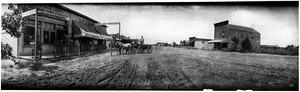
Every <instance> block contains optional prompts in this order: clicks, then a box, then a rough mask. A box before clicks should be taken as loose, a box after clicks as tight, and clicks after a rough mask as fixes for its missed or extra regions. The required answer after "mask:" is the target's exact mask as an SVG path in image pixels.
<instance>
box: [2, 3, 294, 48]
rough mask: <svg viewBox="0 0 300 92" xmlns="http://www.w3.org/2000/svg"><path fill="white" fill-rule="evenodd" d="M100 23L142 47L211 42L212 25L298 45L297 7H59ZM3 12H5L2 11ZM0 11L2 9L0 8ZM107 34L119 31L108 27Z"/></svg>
mask: <svg viewBox="0 0 300 92" xmlns="http://www.w3.org/2000/svg"><path fill="white" fill-rule="evenodd" d="M62 5H64V6H66V7H68V8H70V9H73V10H75V11H77V12H80V13H82V14H84V15H86V16H88V17H90V18H92V19H95V20H97V21H99V22H100V23H107V22H121V34H122V35H125V36H129V37H130V38H134V39H135V38H140V37H141V36H143V37H144V39H145V43H156V42H168V43H171V42H173V41H174V42H176V43H179V42H180V40H188V38H189V37H194V36H196V37H197V38H207V39H213V38H214V23H217V22H221V21H225V20H229V23H230V24H235V25H241V26H246V27H252V28H254V29H255V30H257V31H258V32H260V34H261V45H278V46H281V47H285V46H287V45H299V30H298V25H299V21H298V20H299V18H298V17H299V16H298V7H294V6H278V7H277V6H253V5H252V6H251V5H249V6H247V5H181V4H179V5H168V4H162V5H147V4H143V5H134V4H128V5H126V4H62ZM5 9H6V8H5ZM2 11H5V10H4V6H3V5H2ZM107 31H108V33H109V34H112V33H117V32H118V31H119V26H118V25H109V26H108V29H107Z"/></svg>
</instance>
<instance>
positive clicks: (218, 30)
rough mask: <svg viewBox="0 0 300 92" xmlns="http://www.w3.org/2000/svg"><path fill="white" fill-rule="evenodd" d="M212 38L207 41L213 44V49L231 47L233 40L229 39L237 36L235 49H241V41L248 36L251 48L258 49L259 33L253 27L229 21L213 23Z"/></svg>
mask: <svg viewBox="0 0 300 92" xmlns="http://www.w3.org/2000/svg"><path fill="white" fill-rule="evenodd" d="M214 26H215V31H214V40H212V41H209V43H213V44H214V48H215V49H232V48H234V47H233V46H234V45H233V41H232V40H231V39H233V38H234V37H235V38H238V39H239V42H238V45H237V50H241V49H242V47H241V44H242V42H243V41H244V40H245V39H246V38H247V37H248V38H249V40H250V42H251V46H252V50H254V51H258V50H259V48H260V33H259V32H257V31H256V30H255V29H253V28H249V27H244V26H239V25H233V24H229V21H228V20H226V21H222V22H219V23H215V24H214Z"/></svg>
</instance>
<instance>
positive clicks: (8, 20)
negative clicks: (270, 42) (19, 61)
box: [1, 4, 26, 38]
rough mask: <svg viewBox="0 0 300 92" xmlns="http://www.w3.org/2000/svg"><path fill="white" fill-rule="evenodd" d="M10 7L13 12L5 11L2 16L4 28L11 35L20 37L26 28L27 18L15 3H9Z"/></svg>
mask: <svg viewBox="0 0 300 92" xmlns="http://www.w3.org/2000/svg"><path fill="white" fill-rule="evenodd" d="M8 9H9V10H11V11H12V12H5V13H4V15H2V16H1V20H2V24H1V27H2V30H5V32H6V33H8V34H9V35H10V36H12V37H16V38H18V37H20V36H21V32H23V31H24V30H25V26H24V23H25V21H26V19H25V18H22V16H21V12H20V11H19V9H18V8H16V7H14V5H12V4H9V5H8Z"/></svg>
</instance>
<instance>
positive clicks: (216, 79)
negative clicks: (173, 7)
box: [1, 47, 299, 90]
mask: <svg viewBox="0 0 300 92" xmlns="http://www.w3.org/2000/svg"><path fill="white" fill-rule="evenodd" d="M298 61H299V60H298V56H282V55H268V54H252V53H237V52H221V51H205V50H189V49H183V48H172V47H154V49H153V52H152V53H151V54H128V55H114V56H110V53H105V54H98V55H93V56H88V57H81V58H76V59H72V60H67V61H60V62H56V63H50V64H47V65H44V68H47V69H42V70H40V71H30V72H26V71H28V70H26V69H23V70H20V71H18V72H15V70H12V69H2V72H1V80H2V82H1V84H2V89H200V90H202V89H215V90H217V89H220V90H236V89H251V90H298V65H299V63H298Z"/></svg>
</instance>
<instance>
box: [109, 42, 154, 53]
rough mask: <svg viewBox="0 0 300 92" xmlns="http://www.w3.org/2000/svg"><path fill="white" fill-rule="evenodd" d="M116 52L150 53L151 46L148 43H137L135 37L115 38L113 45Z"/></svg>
mask: <svg viewBox="0 0 300 92" xmlns="http://www.w3.org/2000/svg"><path fill="white" fill-rule="evenodd" d="M112 47H114V48H115V49H116V50H117V52H118V54H137V53H138V54H141V53H151V52H152V50H153V48H152V45H149V44H139V43H138V40H137V39H121V40H115V41H114V43H113V46H112Z"/></svg>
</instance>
